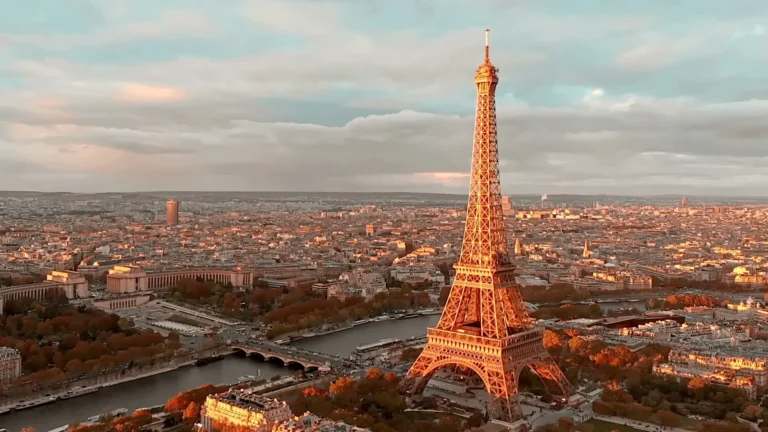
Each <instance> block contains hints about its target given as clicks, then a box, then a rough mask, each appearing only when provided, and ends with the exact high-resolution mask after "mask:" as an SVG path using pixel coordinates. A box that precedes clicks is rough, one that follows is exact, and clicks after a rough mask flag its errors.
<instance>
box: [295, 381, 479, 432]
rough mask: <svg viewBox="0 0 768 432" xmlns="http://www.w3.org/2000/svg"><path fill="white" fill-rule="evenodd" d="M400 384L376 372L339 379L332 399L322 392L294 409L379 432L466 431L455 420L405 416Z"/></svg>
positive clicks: (305, 395) (300, 399)
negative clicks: (398, 385)
mask: <svg viewBox="0 0 768 432" xmlns="http://www.w3.org/2000/svg"><path fill="white" fill-rule="evenodd" d="M398 382H399V379H397V377H395V376H392V375H391V374H383V373H381V371H380V370H378V369H377V368H372V369H370V370H368V371H367V373H366V376H365V377H363V378H361V379H359V380H355V379H354V378H352V377H340V378H338V379H337V380H336V381H335V382H333V383H332V384H331V385H330V389H329V390H330V391H329V394H328V395H326V394H323V393H322V392H319V391H309V392H304V393H302V394H299V395H298V397H297V398H296V399H295V400H293V401H292V402H291V409H292V410H293V412H294V414H296V415H302V414H304V413H305V412H308V411H309V412H312V413H314V414H316V415H318V416H321V417H328V418H331V419H334V420H339V421H343V422H345V423H347V424H351V425H355V426H358V427H361V428H368V429H372V430H375V431H396V430H407V431H419V432H438V431H439V432H444V431H457V432H458V431H460V430H463V429H464V425H463V424H462V423H461V422H456V421H453V420H451V419H443V418H439V419H433V420H436V421H420V420H419V421H416V420H413V418H412V417H407V416H405V415H404V411H405V409H406V402H405V397H404V396H402V395H401V394H400V393H399V392H398V391H397V384H398Z"/></svg>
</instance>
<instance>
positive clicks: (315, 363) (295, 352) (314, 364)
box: [230, 340, 357, 370]
mask: <svg viewBox="0 0 768 432" xmlns="http://www.w3.org/2000/svg"><path fill="white" fill-rule="evenodd" d="M230 348H231V349H232V350H234V351H242V352H243V353H245V354H246V355H252V354H258V355H260V356H261V357H263V358H264V359H265V360H270V359H278V360H280V361H282V362H283V363H284V364H285V365H288V364H289V363H296V364H299V365H301V366H303V367H304V368H307V369H308V368H320V367H323V366H328V367H330V368H333V369H335V370H345V369H354V368H356V367H357V365H356V364H354V363H353V362H352V361H350V360H349V359H345V358H343V357H340V356H337V355H333V354H325V353H321V352H317V351H312V350H309V349H303V348H299V347H296V346H291V345H278V344H274V343H271V342H265V341H257V340H247V341H232V343H231V344H230Z"/></svg>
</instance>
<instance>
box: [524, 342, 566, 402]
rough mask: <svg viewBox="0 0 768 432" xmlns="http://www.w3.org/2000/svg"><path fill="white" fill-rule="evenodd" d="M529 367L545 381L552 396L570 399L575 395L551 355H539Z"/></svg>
mask: <svg viewBox="0 0 768 432" xmlns="http://www.w3.org/2000/svg"><path fill="white" fill-rule="evenodd" d="M528 366H529V367H530V368H531V370H532V371H533V373H535V374H536V375H538V377H539V378H540V379H541V380H542V381H544V384H545V385H546V386H547V389H548V390H549V393H550V394H551V395H552V396H554V397H561V398H564V399H568V397H570V396H571V395H572V394H573V389H572V388H571V384H570V383H569V382H568V379H567V378H566V377H565V375H564V374H563V371H561V370H560V367H559V366H557V363H555V360H554V359H553V358H552V356H551V355H549V353H543V354H540V355H538V356H537V358H536V359H534V360H533V361H532V362H531V363H530V364H529V365H528Z"/></svg>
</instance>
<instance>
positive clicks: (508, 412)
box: [486, 369, 523, 422]
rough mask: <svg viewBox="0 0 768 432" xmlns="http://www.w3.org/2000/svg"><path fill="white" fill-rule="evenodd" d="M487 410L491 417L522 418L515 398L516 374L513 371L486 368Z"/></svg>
mask: <svg viewBox="0 0 768 432" xmlns="http://www.w3.org/2000/svg"><path fill="white" fill-rule="evenodd" d="M486 374H487V382H486V386H487V390H488V397H489V401H488V402H489V403H488V405H489V406H488V411H489V413H490V416H491V418H493V419H496V420H502V421H506V422H515V421H517V420H520V419H521V418H523V412H522V410H521V409H520V403H519V401H518V399H517V386H518V382H517V376H518V375H517V374H516V373H515V372H514V371H510V370H507V371H504V370H493V369H487V370H486Z"/></svg>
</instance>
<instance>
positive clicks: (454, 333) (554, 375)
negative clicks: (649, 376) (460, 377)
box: [400, 327, 572, 423]
mask: <svg viewBox="0 0 768 432" xmlns="http://www.w3.org/2000/svg"><path fill="white" fill-rule="evenodd" d="M446 366H458V367H461V368H466V369H470V370H472V371H473V372H475V373H476V374H477V375H478V376H479V377H480V379H482V381H483V383H484V384H485V387H486V390H487V391H488V395H489V401H488V410H489V414H490V416H491V418H493V419H497V420H502V421H505V422H510V423H511V422H515V421H518V420H520V419H522V418H523V415H522V410H521V408H520V404H519V402H518V398H517V394H518V379H519V377H520V373H521V372H522V371H523V369H524V368H526V367H528V368H530V369H531V371H533V373H534V374H536V375H537V376H538V377H539V378H540V379H541V380H542V381H543V382H544V384H545V385H546V386H547V389H548V390H549V392H550V393H551V394H552V396H553V400H554V401H556V402H558V403H566V402H567V400H568V398H569V397H570V396H571V394H572V389H571V385H570V384H569V383H568V380H567V379H566V378H565V375H563V373H562V371H561V370H560V368H559V367H558V366H557V364H556V363H555V361H554V359H553V358H552V356H550V354H549V352H548V351H547V350H546V348H544V329H543V328H540V327H533V328H530V329H523V330H520V331H519V332H515V333H513V334H511V335H510V336H507V337H505V338H501V339H492V338H486V337H482V336H479V335H476V334H472V333H471V328H466V327H462V328H460V329H458V330H441V329H437V328H429V329H428V331H427V345H426V346H425V348H424V350H423V351H422V353H421V355H419V358H418V359H416V362H415V363H414V364H413V366H411V369H410V370H409V371H408V375H406V377H405V378H404V379H403V381H402V382H401V384H400V390H401V391H402V392H404V393H405V394H407V395H408V396H411V397H413V396H418V395H421V393H422V392H423V391H424V388H425V387H426V385H427V382H429V380H430V378H431V377H432V375H433V374H434V373H435V372H436V371H437V370H438V369H440V368H443V367H446Z"/></svg>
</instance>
